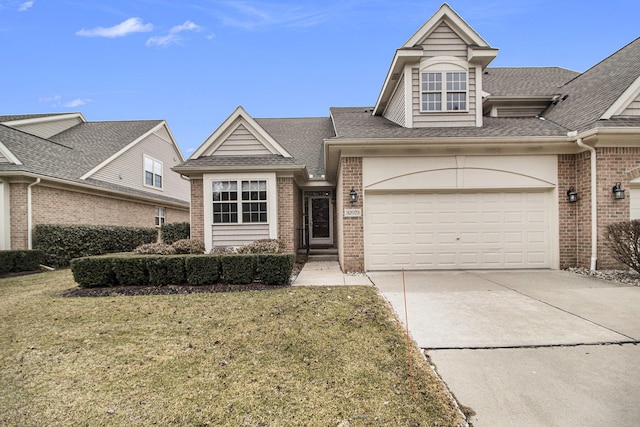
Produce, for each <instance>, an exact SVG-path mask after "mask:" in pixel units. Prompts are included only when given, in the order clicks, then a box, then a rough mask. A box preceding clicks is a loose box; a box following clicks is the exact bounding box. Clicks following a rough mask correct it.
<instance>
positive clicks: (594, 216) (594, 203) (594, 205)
mask: <svg viewBox="0 0 640 427" xmlns="http://www.w3.org/2000/svg"><path fill="white" fill-rule="evenodd" d="M577 135H578V132H577V131H573V132H569V133H568V134H567V136H569V137H576V136H577ZM575 143H576V144H577V145H578V147H580V148H582V149H586V150H589V151H590V152H591V267H590V269H591V271H595V270H596V264H597V262H598V184H597V179H598V174H597V170H596V166H597V162H596V160H597V159H596V149H595V148H593V147H591V146H589V145H586V144H585V143H584V142H583V141H582V138H577V139H576V140H575Z"/></svg>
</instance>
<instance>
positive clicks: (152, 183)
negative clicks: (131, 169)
mask: <svg viewBox="0 0 640 427" xmlns="http://www.w3.org/2000/svg"><path fill="white" fill-rule="evenodd" d="M144 185H146V186H149V187H155V188H162V162H160V161H158V160H155V159H152V158H151V157H147V156H144Z"/></svg>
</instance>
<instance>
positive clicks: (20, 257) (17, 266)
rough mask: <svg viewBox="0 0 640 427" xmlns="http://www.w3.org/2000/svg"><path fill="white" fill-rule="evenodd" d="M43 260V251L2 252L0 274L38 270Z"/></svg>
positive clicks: (0, 254) (0, 252)
mask: <svg viewBox="0 0 640 427" xmlns="http://www.w3.org/2000/svg"><path fill="white" fill-rule="evenodd" d="M43 259H44V254H43V253H42V252H41V251H27V250H16V251H0V274H4V273H18V272H21V271H34V270H37V269H38V268H39V267H40V264H42V261H43Z"/></svg>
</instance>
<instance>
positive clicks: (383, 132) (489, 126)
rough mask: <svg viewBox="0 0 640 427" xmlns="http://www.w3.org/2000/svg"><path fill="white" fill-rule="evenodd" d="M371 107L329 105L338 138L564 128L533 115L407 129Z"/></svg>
mask: <svg viewBox="0 0 640 427" xmlns="http://www.w3.org/2000/svg"><path fill="white" fill-rule="evenodd" d="M372 110H373V107H360V108H353V107H347V108H331V115H332V117H333V120H334V123H335V128H336V132H337V138H358V139H376V138H447V137H458V138H464V137H527V136H530V137H540V136H547V137H552V136H566V134H567V129H566V128H563V127H562V126H559V125H557V124H555V123H552V122H549V121H546V120H541V119H538V118H536V117H522V118H520V117H517V118H507V117H503V118H497V117H483V118H482V120H483V123H484V125H483V126H482V127H432V128H414V129H409V128H405V127H402V126H400V125H398V124H397V123H394V122H392V121H390V120H388V119H385V118H384V117H380V116H373V115H372V114H371V111H372Z"/></svg>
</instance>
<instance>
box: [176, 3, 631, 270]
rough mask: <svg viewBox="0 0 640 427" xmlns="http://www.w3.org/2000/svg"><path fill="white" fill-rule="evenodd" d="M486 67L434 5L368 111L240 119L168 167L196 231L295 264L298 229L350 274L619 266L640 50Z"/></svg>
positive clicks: (455, 21)
mask: <svg viewBox="0 0 640 427" xmlns="http://www.w3.org/2000/svg"><path fill="white" fill-rule="evenodd" d="M497 54H498V51H497V49H495V48H492V47H491V46H489V44H488V43H487V42H486V41H485V40H484V39H483V38H482V37H481V36H480V35H479V34H478V33H476V32H475V31H474V30H473V29H472V28H471V27H470V26H469V25H468V24H467V23H466V22H465V21H464V20H463V19H462V18H461V17H460V16H458V15H457V14H456V13H455V12H454V11H453V10H452V9H451V8H450V7H449V6H448V5H446V4H445V5H443V6H442V7H441V8H440V9H439V10H438V11H437V12H436V14H435V15H434V16H433V17H431V18H430V19H429V20H428V21H427V22H426V23H425V24H424V25H423V26H422V27H421V28H420V29H419V30H418V31H417V32H416V33H415V34H414V35H413V36H411V38H410V39H409V40H408V41H407V42H406V43H405V44H404V45H402V46H401V47H400V48H399V49H398V50H396V52H395V54H394V56H393V60H392V62H391V66H390V69H389V72H388V74H387V76H386V78H385V79H384V84H383V86H382V89H381V91H380V94H379V96H378V98H377V102H376V104H375V105H374V106H372V107H355V108H331V109H330V116H329V117H326V118H300V119H276V118H272V119H254V118H252V117H251V116H250V115H249V114H248V113H247V112H246V111H245V110H244V109H242V108H241V107H239V108H238V109H237V110H236V111H235V112H233V114H232V115H231V116H230V117H229V118H228V119H227V120H226V121H225V122H224V123H222V125H221V126H220V127H219V128H218V129H217V130H216V131H215V132H214V133H213V134H212V135H211V136H210V137H209V138H208V139H207V140H206V141H205V142H204V143H203V144H202V146H201V147H200V148H199V149H198V150H197V151H196V152H195V153H194V154H193V155H192V156H191V157H190V158H189V159H188V160H187V161H186V162H185V163H183V164H181V165H178V166H176V167H175V168H174V170H175V171H178V172H180V173H182V174H184V175H187V176H189V177H190V179H191V211H192V223H191V226H192V233H193V234H194V235H195V236H197V237H199V238H203V239H204V240H205V243H206V245H207V247H208V248H211V247H212V246H216V245H238V244H242V243H244V242H246V241H250V240H252V239H256V238H263V237H269V238H280V239H283V240H284V241H285V243H286V245H287V249H288V250H289V251H292V252H293V251H296V250H298V249H299V248H300V247H301V246H303V244H304V241H305V239H302V238H301V231H300V230H304V229H305V228H306V227H307V226H308V227H309V236H308V237H309V240H310V244H311V246H312V247H314V246H318V247H321V246H323V245H324V246H330V247H335V248H337V250H338V253H339V260H340V263H341V266H342V268H343V270H345V271H363V270H398V269H401V268H405V269H488V268H491V269H503V268H551V269H558V268H566V267H570V266H586V267H594V268H595V267H596V266H597V267H598V268H608V267H611V266H616V265H617V264H616V263H615V261H614V260H613V259H612V257H611V256H610V254H609V252H608V250H607V248H606V246H605V244H604V233H605V230H606V226H607V225H608V224H610V223H613V222H616V221H623V220H628V219H630V218H637V217H640V39H637V40H635V41H633V42H631V43H630V44H629V45H627V46H625V47H624V48H622V49H620V50H619V51H618V52H616V53H614V54H613V55H611V56H610V57H608V58H606V59H605V60H603V61H602V62H600V63H599V64H597V65H595V66H594V67H592V68H591V69H589V70H588V71H586V72H584V73H577V72H573V71H570V70H566V69H562V68H557V67H542V68H530V67H525V68H491V67H488V65H489V64H490V63H491V61H492V60H493V59H494V58H495V57H496V56H497ZM617 183H620V185H621V187H622V188H623V189H625V190H626V197H625V198H624V199H615V198H614V193H613V191H612V190H613V186H614V185H616V184H617ZM570 190H571V191H570ZM569 192H571V193H572V195H573V193H577V202H570V201H569V197H568V193H569Z"/></svg>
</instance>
